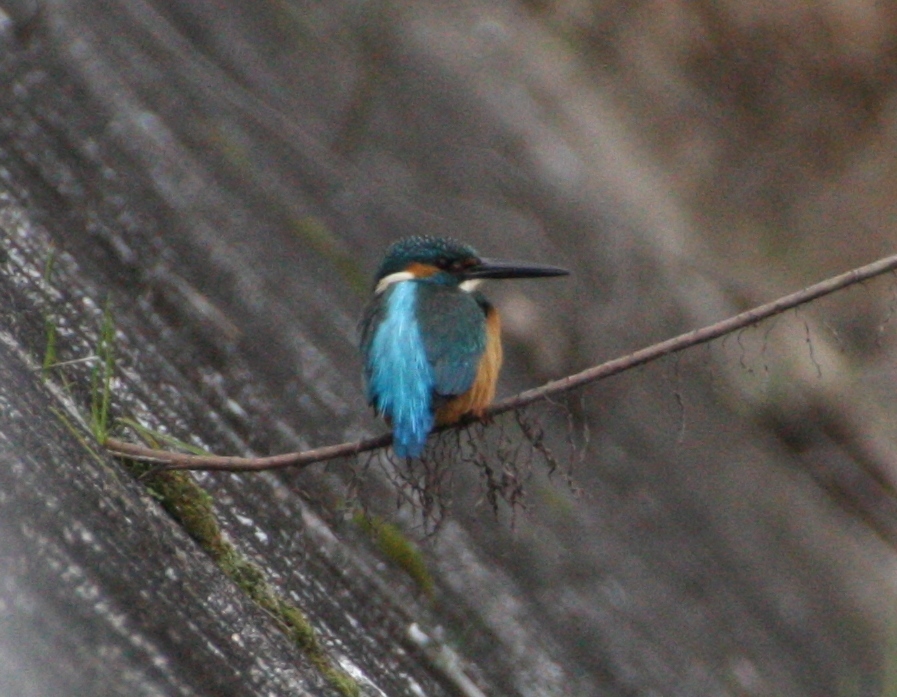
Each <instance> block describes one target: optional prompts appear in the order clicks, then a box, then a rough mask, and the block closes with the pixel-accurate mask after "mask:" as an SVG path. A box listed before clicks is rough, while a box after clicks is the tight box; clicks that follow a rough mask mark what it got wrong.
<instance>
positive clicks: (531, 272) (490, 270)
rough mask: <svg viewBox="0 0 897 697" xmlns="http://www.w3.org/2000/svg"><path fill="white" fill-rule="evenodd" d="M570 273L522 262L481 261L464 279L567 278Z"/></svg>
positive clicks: (470, 269) (565, 270)
mask: <svg viewBox="0 0 897 697" xmlns="http://www.w3.org/2000/svg"><path fill="white" fill-rule="evenodd" d="M569 273H570V272H569V271H567V269H562V268H561V267H560V266H548V265H547V264H530V263H526V262H522V261H499V260H498V259H480V261H479V263H478V264H476V265H475V266H471V267H469V268H467V269H465V270H464V274H463V275H464V278H547V277H549V276H567V275H568V274H569Z"/></svg>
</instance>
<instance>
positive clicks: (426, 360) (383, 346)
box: [360, 236, 569, 458]
mask: <svg viewBox="0 0 897 697" xmlns="http://www.w3.org/2000/svg"><path fill="white" fill-rule="evenodd" d="M568 273H569V271H567V270H566V269H562V268H560V267H557V266H548V265H545V264H531V263H523V262H514V261H499V260H495V259H487V258H483V257H481V256H479V254H478V253H477V252H476V250H475V249H474V248H473V247H471V246H470V245H467V244H464V243H462V242H458V241H457V240H454V239H449V238H442V237H432V236H414V237H406V238H404V239H400V240H398V241H396V242H395V243H393V244H392V246H390V247H389V249H388V250H387V252H386V255H385V256H384V258H383V261H382V262H381V264H380V267H379V269H378V270H377V273H376V275H375V278H374V285H373V295H372V297H371V299H370V301H369V302H368V304H367V307H366V308H365V310H364V313H363V315H362V319H361V322H360V351H361V356H362V362H363V373H364V381H365V385H366V394H367V401H368V403H369V404H370V405H371V406H372V407H373V408H374V411H375V412H376V413H377V414H378V415H379V416H381V417H383V418H384V419H385V420H386V422H387V424H389V425H390V427H391V428H392V434H393V452H394V453H395V455H396V456H398V457H403V458H413V457H419V456H420V455H421V454H422V453H423V451H424V446H425V445H426V442H427V437H428V436H429V434H430V432H431V431H432V430H433V429H434V428H436V427H437V426H443V425H448V424H452V423H456V422H458V421H459V420H461V419H462V418H464V417H466V416H473V417H476V418H482V417H483V415H484V412H485V410H486V408H487V407H488V406H489V404H491V403H492V400H493V399H494V398H495V388H496V383H497V381H498V374H499V370H500V369H501V364H502V346H501V319H500V317H499V313H498V310H496V308H495V307H494V306H493V305H492V304H491V303H490V302H489V301H488V300H487V299H486V297H485V296H484V295H483V294H482V293H481V292H480V291H479V290H478V288H479V286H480V284H481V283H482V282H483V281H484V280H485V279H508V278H539V277H548V276H564V275H567V274H568Z"/></svg>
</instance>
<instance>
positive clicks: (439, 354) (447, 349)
mask: <svg viewBox="0 0 897 697" xmlns="http://www.w3.org/2000/svg"><path fill="white" fill-rule="evenodd" d="M419 285H420V289H419V291H418V298H417V317H418V321H419V323H420V327H421V335H422V337H423V342H424V348H425V350H426V355H427V361H428V362H429V364H430V368H431V370H432V373H433V392H434V393H435V395H437V396H439V397H451V396H454V395H459V394H463V393H464V392H466V391H467V390H469V389H470V388H471V386H472V385H473V382H474V380H475V379H476V375H477V370H478V369H479V365H480V358H481V357H482V355H483V351H485V349H486V317H485V314H484V313H483V309H482V308H481V307H480V306H479V304H478V303H477V301H476V300H475V299H474V298H473V297H472V296H471V295H470V293H465V292H464V291H461V290H458V289H457V288H452V287H447V286H441V285H436V284H430V283H426V284H425V283H421V284H419Z"/></svg>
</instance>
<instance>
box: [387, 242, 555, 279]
mask: <svg viewBox="0 0 897 697" xmlns="http://www.w3.org/2000/svg"><path fill="white" fill-rule="evenodd" d="M568 273H570V272H569V271H567V270H566V269H562V268H560V267H557V266H548V265H545V264H531V263H523V262H516V261H499V260H496V259H485V258H483V257H481V256H479V255H478V254H477V252H476V250H475V249H474V248H473V247H471V246H470V245H466V244H463V243H461V242H458V241H456V240H452V239H447V238H443V237H429V236H419V237H406V238H405V239H401V240H399V241H398V242H395V243H394V244H393V245H392V246H391V247H390V248H389V249H388V250H387V252H386V256H385V257H384V258H383V262H382V263H381V264H380V269H379V270H378V271H377V277H376V286H375V292H377V293H382V292H383V291H384V290H386V288H388V287H389V286H390V285H391V284H393V283H398V282H399V281H410V280H415V279H426V280H429V281H430V282H432V283H441V284H443V285H450V286H459V287H461V288H462V289H463V290H473V288H474V287H476V285H477V284H478V283H480V282H481V281H482V280H484V279H487V278H539V277H547V276H565V275H567V274H568Z"/></svg>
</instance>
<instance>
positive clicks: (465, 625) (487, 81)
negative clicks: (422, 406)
mask: <svg viewBox="0 0 897 697" xmlns="http://www.w3.org/2000/svg"><path fill="white" fill-rule="evenodd" d="M531 4H532V5H536V4H538V3H531ZM6 9H7V12H8V18H9V20H8V21H6V22H4V23H2V29H3V30H4V31H5V34H3V40H2V53H0V243H2V250H3V252H4V260H3V262H2V273H0V608H2V609H3V612H2V613H0V614H2V618H0V694H4V695H5V694H9V695H13V694H14V695H22V696H26V697H27V696H30V695H35V696H37V695H48V694H54V695H79V696H80V695H98V696H102V695H119V694H121V695H205V694H214V695H231V694H233V695H271V694H278V695H287V694H290V695H292V694H315V695H318V694H321V695H325V694H340V693H342V694H351V693H353V691H354V690H356V689H358V687H359V686H360V689H361V690H362V692H363V694H386V695H391V696H392V695H420V694H427V695H443V694H444V695H456V694H464V695H478V694H489V695H492V694H496V695H498V694H502V695H521V696H524V695H526V696H528V695H599V694H600V695H632V694H646V695H647V694H663V695H683V696H686V695H687V696H689V697H695V696H701V695H719V694H749V695H766V694H775V695H795V696H798V695H807V696H808V697H809V696H813V697H816V696H817V695H822V694H852V695H853V694H859V695H873V694H874V695H877V694H880V693H881V691H882V689H884V686H885V679H886V678H885V675H886V673H887V665H888V656H887V655H886V653H885V650H884V649H883V648H882V647H883V646H884V645H885V642H884V641H883V639H882V636H883V633H884V632H885V631H886V629H887V622H886V617H887V613H888V612H890V606H891V604H892V603H891V602H890V601H891V599H892V597H893V588H892V584H890V583H889V582H888V581H887V574H888V573H890V570H891V568H892V566H893V562H894V555H893V550H892V549H891V547H890V545H891V544H893V542H894V540H895V539H897V535H895V531H897V511H895V507H894V504H893V501H892V500H891V498H890V496H889V495H888V493H887V491H888V489H887V487H886V486H885V484H884V483H883V482H885V481H887V479H888V476H889V474H888V470H887V466H889V465H887V463H888V458H887V453H888V452H889V450H888V445H887V444H888V442H889V441H888V436H887V427H886V424H887V423H889V422H888V421H887V419H886V418H885V416H883V415H886V414H887V413H888V411H887V407H888V404H889V402H888V400H889V399H890V396H889V395H890V394H893V390H889V389H887V388H888V387H889V386H890V385H891V382H893V375H892V373H893V371H888V370H887V369H886V368H885V367H882V366H884V365H886V362H885V361H884V358H883V356H885V354H887V355H888V356H890V349H889V346H888V344H887V340H886V341H885V343H884V345H882V344H879V348H878V349H877V351H878V353H876V354H875V355H876V356H877V358H876V359H875V360H866V361H861V360H859V359H856V358H855V355H854V354H853V353H851V350H852V349H851V348H850V346H848V347H847V349H845V350H843V351H841V352H839V351H838V350H837V346H836V344H837V343H838V342H836V341H833V340H831V339H830V335H829V334H827V333H825V331H824V330H822V329H820V327H823V326H825V320H824V318H822V319H820V318H819V317H817V316H815V315H811V314H808V315H806V316H803V317H798V318H796V321H794V322H793V321H792V320H788V319H785V320H782V324H781V325H778V327H775V326H768V327H761V328H758V329H757V330H756V331H755V332H745V333H744V334H742V335H739V337H738V338H737V339H733V340H732V341H731V342H729V343H728V344H726V343H725V342H718V343H717V344H714V345H713V347H711V348H710V349H708V350H704V349H699V350H698V351H695V352H692V353H690V354H686V355H684V356H683V357H681V358H679V359H671V360H669V361H667V362H666V363H664V364H662V365H660V366H649V367H646V368H644V369H640V370H639V371H637V372H634V373H633V374H631V375H626V376H622V377H620V378H618V379H614V380H613V381H609V382H608V383H607V384H606V385H605V384H601V385H598V386H595V387H594V388H592V389H590V390H588V391H587V392H585V393H583V394H582V395H578V394H577V395H573V396H571V397H570V398H569V399H567V400H566V401H565V402H564V403H563V404H560V405H557V404H555V405H546V406H544V407H538V408H535V409H532V410H530V411H529V412H527V413H526V414H525V415H523V416H522V417H521V418H522V420H523V422H524V424H525V426H524V427H523V428H521V426H520V425H518V421H517V420H516V419H515V418H514V416H513V415H509V416H506V417H502V418H500V419H498V420H497V421H496V422H495V423H494V424H491V425H490V426H488V427H486V428H484V429H476V428H475V429H472V430H471V431H470V432H469V433H468V434H466V435H463V436H462V437H461V439H455V440H452V437H451V436H448V437H446V439H445V440H443V441H440V442H439V444H438V445H437V447H436V449H435V450H434V452H433V457H432V461H431V462H430V463H429V464H430V466H431V468H430V469H428V470H427V469H425V470H418V471H414V472H408V471H406V470H404V469H403V466H402V465H401V464H400V463H395V462H392V461H390V460H389V458H388V457H383V456H382V455H373V456H371V457H359V458H358V459H357V460H353V461H340V462H335V463H330V464H328V465H326V466H323V465H321V466H315V467H312V468H309V469H308V470H304V471H301V472H291V471H282V472H277V473H268V474H257V475H226V474H220V473H216V474H197V475H193V476H191V477H190V478H189V479H182V480H170V481H168V488H166V487H165V486H163V485H159V484H158V482H157V483H156V484H155V485H154V484H153V482H152V478H147V479H138V478H137V477H135V476H134V475H135V469H134V468H133V467H132V466H129V465H128V464H127V463H122V462H120V461H117V460H115V459H113V458H110V457H108V456H107V455H106V454H105V453H104V452H103V450H102V448H100V447H99V446H98V445H97V444H96V442H95V441H94V439H93V438H92V436H91V435H90V422H91V420H93V422H94V423H95V422H96V420H97V418H96V417H97V415H98V414H100V413H102V412H103V411H104V407H103V395H104V389H107V388H108V394H109V399H110V403H109V404H110V407H109V419H110V421H109V423H110V426H111V427H112V428H113V429H114V430H115V432H116V433H120V434H123V435H125V436H127V437H129V438H136V437H137V434H136V433H135V432H134V431H133V430H129V429H128V426H127V421H128V420H130V421H133V422H139V423H141V424H143V425H144V426H146V427H147V428H149V429H153V430H154V431H156V432H164V433H170V434H171V435H172V436H174V437H176V438H178V439H181V440H183V441H187V442H189V443H191V444H194V445H198V446H202V447H205V448H207V449H209V450H212V451H215V452H220V453H227V454H251V453H256V454H271V453H276V452H285V451H291V450H299V449H304V448H307V447H314V446H320V445H325V444H329V443H337V442H342V441H345V440H350V439H354V438H358V437H361V436H365V435H370V434H373V433H376V432H377V431H379V430H381V429H382V426H381V425H380V424H378V423H377V422H376V421H375V420H374V419H373V418H372V417H371V416H370V415H369V412H368V409H367V408H366V405H365V404H364V399H363V395H362V394H361V388H360V378H359V374H360V367H359V363H358V359H357V357H356V350H355V342H356V336H355V322H356V318H357V317H358V314H359V312H360V310H361V307H362V306H363V303H364V299H365V295H366V293H367V291H368V282H369V276H370V275H371V273H372V270H373V269H374V268H375V267H376V263H377V261H378V259H379V254H380V253H381V252H382V250H383V249H385V247H386V246H387V244H388V243H389V242H390V241H392V240H393V239H394V238H396V237H398V236H400V235H404V234H414V233H424V232H425V233H430V234H449V235H452V236H457V237H459V238H463V239H464V240H465V241H468V242H470V243H472V244H473V245H474V246H476V247H477V248H479V249H480V250H481V251H482V252H483V253H484V254H485V255H489V256H506V257H520V258H529V259H534V260H539V259H543V258H544V261H546V262H548V263H556V264H560V265H566V266H571V267H573V269H574V272H575V276H574V277H572V278H571V279H570V280H569V281H564V282H563V283H551V284H542V283H538V284H536V283H534V284H520V285H510V286H504V287H502V288H496V289H494V291H492V290H489V291H488V292H489V293H490V296H491V297H493V298H494V300H495V302H496V304H497V305H498V306H499V307H500V308H501V309H502V312H503V314H504V319H505V326H506V335H507V340H506V348H507V354H508V363H507V369H506V375H505V376H504V378H503V390H504V392H505V393H509V392H511V391H512V390H514V389H515V388H522V387H525V386H531V385H533V384H535V383H536V382H538V381H539V380H541V379H544V378H546V377H547V376H549V375H550V376H558V375H562V374H563V373H564V372H567V371H573V370H574V369H577V368H581V367H584V366H586V365H588V364H590V363H596V362H598V361H599V360H603V359H605V358H608V357H611V356H613V355H615V354H616V353H622V352H624V351H627V350H631V349H634V348H638V347H640V346H642V345H644V344H647V343H650V342H651V341H654V340H658V339H662V338H665V337H666V336H669V335H672V334H674V333H678V332H679V331H683V330H685V329H687V328H690V327H693V326H697V325H699V324H701V323H704V322H707V321H709V320H711V319H719V318H721V317H723V316H725V315H726V314H730V313H732V312H734V311H735V310H736V309H742V308H743V305H744V304H745V302H747V300H754V299H756V300H758V301H759V300H761V299H769V296H768V295H765V296H762V295H761V293H766V292H767V291H766V290H765V289H766V288H768V286H764V285H760V286H759V287H760V288H764V290H762V291H761V290H756V289H755V287H753V286H751V287H749V288H741V287H740V286H739V290H738V292H736V291H734V290H733V289H732V286H731V285H730V284H728V282H727V279H726V278H725V273H723V274H714V273H710V272H709V271H702V270H701V267H700V265H694V264H691V262H692V261H693V260H694V258H696V257H694V255H690V253H688V252H687V250H689V249H690V245H692V244H693V243H694V240H695V239H696V237H695V236H696V235H697V233H696V232H695V231H694V229H693V228H692V227H691V226H690V224H689V223H688V222H687V221H688V219H689V213H688V212H687V211H686V210H684V209H683V208H682V205H681V204H680V203H679V202H678V201H677V199H675V198H673V197H672V195H671V194H670V190H669V188H668V187H667V186H666V184H665V179H664V178H663V177H662V176H661V175H659V174H657V173H656V172H654V171H653V170H651V169H649V168H647V167H645V166H643V165H642V164H641V163H642V162H643V160H645V159H647V158H648V154H647V153H646V152H643V151H642V150H641V149H640V148H639V147H637V146H634V145H633V144H632V143H633V140H632V139H631V138H630V137H629V136H628V135H627V134H626V132H625V127H624V126H623V125H621V123H620V121H619V120H618V117H617V116H616V113H617V112H616V111H615V107H614V105H613V104H611V103H610V101H609V98H608V97H606V96H604V97H602V96H600V95H601V93H600V92H599V91H598V90H597V89H596V84H595V82H594V81H591V80H589V79H586V78H585V77H584V76H583V74H581V72H579V71H577V70H576V69H575V68H573V67H571V65H572V64H571V61H572V60H573V57H571V56H572V54H571V53H570V51H571V47H570V46H567V45H566V44H563V43H562V42H558V41H557V37H556V36H555V35H553V34H551V32H550V26H549V25H548V24H547V23H545V22H540V21H539V19H538V17H537V15H538V13H537V12H535V10H533V13H534V14H527V12H525V11H524V9H523V8H520V7H515V6H504V5H502V6H501V7H498V6H492V5H490V6H489V7H485V6H483V7H480V6H478V5H477V4H476V3H459V4H457V5H455V4H453V5H452V6H451V7H447V6H445V5H444V4H442V3H431V4H427V3H416V4H414V5H409V6H405V5H403V4H401V3H398V4H394V5H393V4H391V5H389V7H388V8H387V7H386V6H383V7H375V6H374V5H372V4H370V3H368V4H364V3H362V4H359V3H354V2H342V3H325V4H323V5H320V6H317V5H311V4H308V5H303V4H301V3H295V4H291V3H278V2H259V3H252V4H246V3H241V2H235V1H233V2H229V1H227V0H224V1H219V2H214V3H212V2H204V1H203V0H192V1H191V0H168V1H166V0H158V1H157V2H143V1H141V0H110V1H109V2H104V3H97V2H79V1H77V0H76V1H74V2H69V3H64V4H63V3H47V4H46V5H44V6H42V7H41V9H40V10H39V11H38V12H37V13H36V14H35V13H33V12H31V10H30V8H28V7H24V6H22V7H19V6H10V7H8V8H6ZM573 53H575V52H573ZM724 199H725V197H723V196H715V197H714V201H715V204H714V205H722V204H720V203H719V201H720V200H724ZM693 257H694V258H693ZM736 275H737V274H736ZM740 280H743V279H740ZM805 280H806V279H802V280H801V281H800V282H803V281H805ZM795 283H798V282H797V281H795ZM798 284H799V283H798ZM768 285H774V284H771V283H770V284H768ZM793 287H794V286H791V287H790V288H788V289H793ZM870 292H871V291H870ZM871 316H872V317H873V320H874V318H875V317H876V315H875V314H874V311H873V313H872V315H871ZM104 317H105V318H106V319H105V327H106V330H107V331H106V335H105V339H104V338H103V326H104ZM792 319H794V318H792ZM879 319H881V318H879ZM860 324H862V322H860ZM866 324H868V325H869V326H873V327H876V326H877V323H876V321H872V320H870V321H869V322H867V323H866ZM786 325H787V326H786ZM792 325H794V326H792ZM852 326H853V325H852ZM857 326H858V325H857ZM111 330H114V331H112V332H111V333H110V331H111ZM854 330H855V331H854V333H853V334H850V336H848V339H847V341H848V342H849V341H851V340H852V339H851V338H850V337H852V336H855V335H858V334H859V333H862V327H860V328H859V329H857V327H856V326H854ZM807 337H810V339H811V340H810V341H807V340H806V339H807ZM104 341H105V343H104ZM861 343H862V342H860V341H858V342H857V345H859V344H861ZM808 345H809V346H810V353H809V354H807V353H806V351H807V348H806V347H807V346H808ZM833 346H834V347H835V348H833ZM733 347H734V348H733ZM110 350H111V352H112V353H111V354H110ZM107 357H110V358H111V359H114V360H110V362H109V365H113V364H114V377H113V378H112V379H111V381H106V382H104V366H105V365H106V363H105V359H106V358H107ZM817 373H818V377H817ZM846 375H850V376H852V377H851V379H848V378H846V377H844V376H846ZM873 384H874V385H876V386H877V387H876V389H868V388H869V386H870V385H873ZM864 385H865V386H866V388H867V389H865V393H864V394H863V395H862V396H861V395H860V393H861V392H863V389H864V388H863V386H864ZM91 413H93V416H94V418H93V419H91ZM122 419H123V420H124V421H122ZM883 424H884V425H883ZM540 430H544V432H545V440H544V441H539V439H538V432H539V431H540ZM468 440H469V441H470V442H468ZM533 442H537V443H542V444H543V445H544V447H542V448H541V449H540V447H534V446H533ZM571 445H572V446H573V447H572V448H571ZM540 453H541V456H540ZM547 453H553V454H554V455H553V456H552V455H549V459H550V458H551V457H554V458H555V459H556V460H557V462H558V463H559V464H560V467H561V470H562V472H565V471H566V468H567V466H568V463H570V462H572V463H574V468H573V470H574V471H573V476H574V478H575V486H574V487H570V486H568V485H567V483H566V482H565V481H564V477H563V476H561V473H558V474H557V475H555V476H553V477H552V476H549V474H548V467H546V466H545V462H544V459H545V456H546V454H547ZM434 468H435V469H434ZM870 472H872V473H873V474H874V476H873V474H870ZM891 481H894V480H891ZM420 482H425V483H427V484H428V485H429V486H430V487H431V488H430V489H428V490H426V491H422V490H421V489H420V488H419V485H420ZM484 482H485V483H484ZM197 484H198V485H199V487H201V488H199V489H197V488H195V486H196V485H197ZM518 484H519V485H521V486H522V491H525V492H526V495H525V498H524V502H525V504H526V506H527V507H526V508H525V509H521V508H517V509H511V508H509V507H508V506H507V505H506V503H503V502H501V501H499V502H498V503H497V504H495V505H496V506H497V508H498V511H499V514H498V515H497V516H496V515H493V510H492V509H493V506H492V505H490V504H491V503H492V501H491V498H490V494H494V493H498V494H500V495H501V494H504V495H505V497H506V498H509V499H512V500H516V497H517V496H518V495H519V494H520V491H521V487H520V486H518ZM177 487H180V488H177ZM432 487H435V489H433V488H432ZM576 490H579V491H581V493H579V494H578V493H577V491H576ZM434 491H435V492H436V493H438V494H439V496H437V497H436V500H435V501H434V500H432V499H431V498H429V494H432V493H434ZM203 492H206V493H203ZM176 493H177V494H178V495H184V496H187V497H188V498H184V499H182V500H179V502H178V501H174V500H173V497H174V496H175V494H176ZM833 494H835V495H834V496H833ZM189 497H193V498H189ZM499 498H500V497H499ZM842 503H847V504H848V505H847V506H842V505H841V504H842ZM422 504H423V505H424V508H423V512H422V509H421V505H422ZM428 506H429V507H428ZM434 523H438V525H437V526H436V527H435V529H433V527H432V525H433V524H434ZM409 539H416V540H417V542H418V543H419V544H418V545H417V547H419V549H418V550H415V545H413V544H410V543H409ZM419 554H420V555H422V556H418V555H419ZM422 563H423V564H425V565H426V566H425V569H424V568H423V567H422V566H421V564H422ZM883 618H885V619H883ZM836 686H839V687H836Z"/></svg>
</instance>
